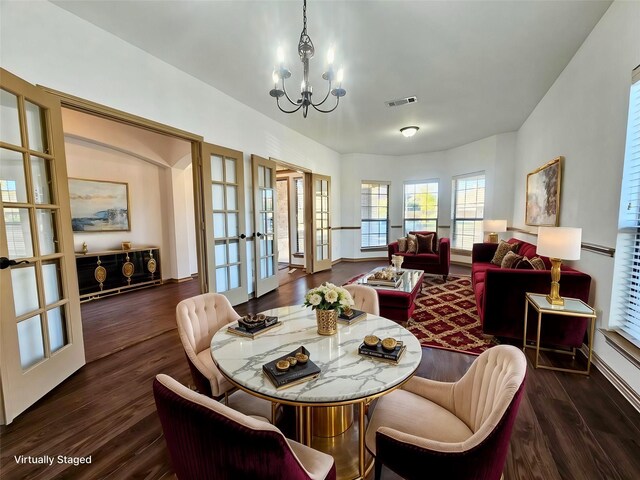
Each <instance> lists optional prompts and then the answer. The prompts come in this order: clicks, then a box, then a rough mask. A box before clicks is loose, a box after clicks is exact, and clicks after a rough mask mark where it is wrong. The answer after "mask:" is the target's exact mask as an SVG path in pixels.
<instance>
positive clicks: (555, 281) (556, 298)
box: [547, 258, 564, 305]
mask: <svg viewBox="0 0 640 480" xmlns="http://www.w3.org/2000/svg"><path fill="white" fill-rule="evenodd" d="M549 260H551V292H549V295H547V302H549V303H550V304H551V305H564V298H562V297H561V296H560V265H561V264H562V260H560V259H559V258H550V259H549Z"/></svg>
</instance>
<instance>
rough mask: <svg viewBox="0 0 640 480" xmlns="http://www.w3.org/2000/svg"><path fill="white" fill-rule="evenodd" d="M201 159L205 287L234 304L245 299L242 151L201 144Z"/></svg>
mask: <svg viewBox="0 0 640 480" xmlns="http://www.w3.org/2000/svg"><path fill="white" fill-rule="evenodd" d="M203 158H204V159H205V162H203V173H202V176H203V178H204V179H207V183H205V185H204V189H205V191H204V193H205V195H204V197H205V198H204V203H205V212H207V221H206V234H205V235H206V243H207V252H208V253H209V255H208V259H207V270H208V272H209V273H208V276H207V280H208V284H207V288H208V290H209V291H210V292H217V293H222V294H223V295H225V296H226V297H227V298H228V299H229V301H230V302H231V304H232V305H236V304H238V303H243V302H245V301H247V299H248V289H247V280H246V268H245V263H246V247H245V245H244V241H245V238H246V235H245V234H244V226H245V220H244V197H243V192H244V188H243V186H244V173H243V160H242V152H237V151H235V150H230V149H226V148H224V147H218V146H215V145H209V144H203ZM241 241H242V245H241V244H240V242H241Z"/></svg>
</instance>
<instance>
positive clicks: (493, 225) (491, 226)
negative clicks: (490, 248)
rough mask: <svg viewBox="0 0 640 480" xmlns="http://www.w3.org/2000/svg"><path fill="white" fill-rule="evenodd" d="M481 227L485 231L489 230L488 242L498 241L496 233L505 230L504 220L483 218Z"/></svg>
mask: <svg viewBox="0 0 640 480" xmlns="http://www.w3.org/2000/svg"><path fill="white" fill-rule="evenodd" d="M482 228H483V229H484V231H485V232H489V238H488V241H489V243H498V233H502V232H506V231H507V221H506V220H484V221H483V222H482Z"/></svg>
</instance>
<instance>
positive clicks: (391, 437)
mask: <svg viewBox="0 0 640 480" xmlns="http://www.w3.org/2000/svg"><path fill="white" fill-rule="evenodd" d="M526 371H527V360H526V358H525V356H524V354H523V353H522V351H521V350H520V349H519V348H516V347H513V346H511V345H499V346H496V347H493V348H490V349H489V350H486V351H485V352H483V353H482V354H481V355H480V356H479V357H478V358H477V359H476V360H475V361H474V362H473V364H472V365H471V368H469V370H468V371H467V373H466V374H465V375H464V376H463V377H462V378H461V379H460V380H459V381H457V382H454V383H448V382H436V381H433V380H428V379H426V378H420V377H412V378H411V379H410V380H409V381H408V382H407V383H406V384H405V385H403V386H402V388H400V389H398V390H394V391H393V392H391V393H389V394H387V395H385V396H383V397H381V398H380V399H379V400H378V402H377V404H376V406H375V409H374V411H373V414H372V416H371V420H370V422H369V425H368V427H367V433H366V445H367V449H369V450H370V451H371V453H372V454H373V455H374V456H375V478H376V480H378V479H379V478H380V474H381V471H382V465H383V464H384V465H386V466H387V467H388V468H390V469H391V470H393V471H394V472H395V473H397V474H398V475H400V476H402V478H405V479H407V480H413V479H415V480H418V479H420V480H421V479H424V478H455V479H458V480H498V479H500V477H501V475H502V470H503V469H504V464H505V461H506V458H507V451H508V448H509V441H510V438H511V430H512V429H513V424H514V422H515V419H516V415H517V412H518V407H519V405H520V400H521V398H522V393H523V391H524V380H525V374H526Z"/></svg>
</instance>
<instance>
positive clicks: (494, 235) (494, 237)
mask: <svg viewBox="0 0 640 480" xmlns="http://www.w3.org/2000/svg"><path fill="white" fill-rule="evenodd" d="M487 241H488V242H489V243H498V234H497V233H495V232H492V233H490V234H489V237H488V238H487Z"/></svg>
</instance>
